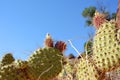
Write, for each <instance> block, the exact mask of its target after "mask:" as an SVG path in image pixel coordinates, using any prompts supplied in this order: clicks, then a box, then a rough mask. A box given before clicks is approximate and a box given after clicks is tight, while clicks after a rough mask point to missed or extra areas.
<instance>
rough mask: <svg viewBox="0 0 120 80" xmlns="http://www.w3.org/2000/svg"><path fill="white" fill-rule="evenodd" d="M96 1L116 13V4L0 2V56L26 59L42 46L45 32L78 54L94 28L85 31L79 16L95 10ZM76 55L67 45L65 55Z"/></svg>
mask: <svg viewBox="0 0 120 80" xmlns="http://www.w3.org/2000/svg"><path fill="white" fill-rule="evenodd" d="M97 1H103V3H104V4H103V5H104V6H106V7H107V10H108V11H110V12H115V11H116V8H117V1H118V0H0V56H2V55H3V54H4V53H7V52H11V53H13V55H14V57H15V58H17V59H26V58H27V57H28V56H29V55H30V54H31V53H32V52H33V51H34V50H35V49H37V48H38V47H42V46H43V40H44V37H45V35H46V33H47V32H49V33H50V34H51V36H52V37H53V39H54V40H55V41H56V40H63V41H67V40H69V39H72V40H71V41H72V42H73V44H74V45H75V47H76V48H77V49H78V50H79V51H80V52H82V51H84V48H83V45H84V42H85V41H86V40H88V33H92V32H94V28H92V27H90V28H89V27H85V19H84V18H83V17H82V15H81V12H82V11H83V9H84V8H85V7H88V6H91V5H92V6H96V7H98V6H99V5H101V4H98V3H97ZM69 53H73V54H74V55H77V53H76V52H75V51H74V49H73V48H71V47H70V45H69V44H68V43H67V50H66V51H65V54H66V55H67V54H69Z"/></svg>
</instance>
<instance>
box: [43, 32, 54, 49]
mask: <svg viewBox="0 0 120 80" xmlns="http://www.w3.org/2000/svg"><path fill="white" fill-rule="evenodd" d="M44 45H45V46H47V47H53V40H52V38H51V36H50V34H49V33H47V34H46V37H45V40H44Z"/></svg>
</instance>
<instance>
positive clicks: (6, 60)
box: [0, 53, 14, 66]
mask: <svg viewBox="0 0 120 80" xmlns="http://www.w3.org/2000/svg"><path fill="white" fill-rule="evenodd" d="M13 61H14V58H13V56H12V54H11V53H7V54H5V55H4V56H3V57H2V60H1V63H0V65H1V66H4V65H7V64H11V63H12V62H13Z"/></svg>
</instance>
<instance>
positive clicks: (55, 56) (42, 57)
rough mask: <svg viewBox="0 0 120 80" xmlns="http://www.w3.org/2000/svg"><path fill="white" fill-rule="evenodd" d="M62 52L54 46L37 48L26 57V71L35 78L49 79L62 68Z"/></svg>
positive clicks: (40, 79) (39, 79)
mask: <svg viewBox="0 0 120 80" xmlns="http://www.w3.org/2000/svg"><path fill="white" fill-rule="evenodd" d="M62 59H63V57H62V53H61V52H60V51H59V50H58V49H55V48H52V47H46V48H40V49H37V50H36V51H35V52H34V53H33V54H32V55H31V56H30V57H29V58H28V65H29V68H28V73H31V76H33V77H34V78H35V79H36V80H37V79H38V80H50V79H52V78H53V77H55V76H57V75H58V74H59V73H60V72H61V70H62Z"/></svg>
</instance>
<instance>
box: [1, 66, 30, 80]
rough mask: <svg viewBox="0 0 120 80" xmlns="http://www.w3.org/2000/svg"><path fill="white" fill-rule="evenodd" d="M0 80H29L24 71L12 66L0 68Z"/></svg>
mask: <svg viewBox="0 0 120 80" xmlns="http://www.w3.org/2000/svg"><path fill="white" fill-rule="evenodd" d="M0 80H31V79H29V78H28V77H27V75H26V73H25V70H23V69H18V68H17V67H15V65H14V64H9V65H5V66H2V67H0Z"/></svg>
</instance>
